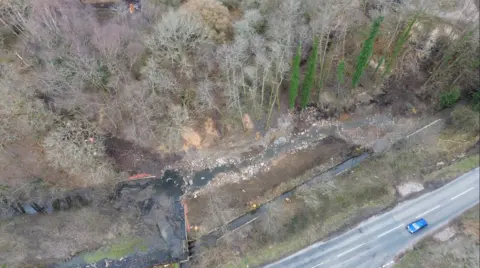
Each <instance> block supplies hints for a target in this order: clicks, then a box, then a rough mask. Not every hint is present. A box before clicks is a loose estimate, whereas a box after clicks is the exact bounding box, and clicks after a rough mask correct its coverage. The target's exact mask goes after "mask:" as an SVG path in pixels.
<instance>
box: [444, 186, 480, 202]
mask: <svg viewBox="0 0 480 268" xmlns="http://www.w3.org/2000/svg"><path fill="white" fill-rule="evenodd" d="M473 188H475V187H472V188H470V189H468V190H466V191H465V192H462V193H460V194H458V195H456V196H454V197H452V198H450V200H455V199H457V198H458V197H460V196H462V195H464V194H466V193H467V192H469V191H471V190H473Z"/></svg>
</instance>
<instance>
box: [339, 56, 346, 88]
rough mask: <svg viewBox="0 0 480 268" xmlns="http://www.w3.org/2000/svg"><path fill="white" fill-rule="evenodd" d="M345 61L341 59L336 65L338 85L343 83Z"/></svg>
mask: <svg viewBox="0 0 480 268" xmlns="http://www.w3.org/2000/svg"><path fill="white" fill-rule="evenodd" d="M344 76H345V61H344V60H342V61H340V63H339V64H338V66H337V82H338V83H339V84H340V85H343V84H344V83H345V78H344Z"/></svg>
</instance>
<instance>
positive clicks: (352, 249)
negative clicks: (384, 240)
mask: <svg viewBox="0 0 480 268" xmlns="http://www.w3.org/2000/svg"><path fill="white" fill-rule="evenodd" d="M365 244H366V243H363V244H360V245H358V246H356V247H354V248H351V249H349V250H347V251H345V252H343V253H340V254H338V255H337V258H339V257H342V256H343V255H345V254H347V253H349V252H352V251H354V250H356V249H357V248H359V247H361V246H363V245H365Z"/></svg>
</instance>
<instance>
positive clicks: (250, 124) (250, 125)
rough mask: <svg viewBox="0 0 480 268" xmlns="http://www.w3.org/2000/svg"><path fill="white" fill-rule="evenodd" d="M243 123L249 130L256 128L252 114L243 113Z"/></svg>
mask: <svg viewBox="0 0 480 268" xmlns="http://www.w3.org/2000/svg"><path fill="white" fill-rule="evenodd" d="M242 123H243V128H244V129H245V130H247V131H248V130H252V129H253V128H254V125H253V122H252V119H251V118H250V115H248V114H243V117H242Z"/></svg>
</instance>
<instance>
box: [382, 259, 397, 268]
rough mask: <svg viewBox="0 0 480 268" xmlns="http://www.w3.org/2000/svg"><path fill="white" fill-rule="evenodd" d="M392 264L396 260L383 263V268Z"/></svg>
mask: <svg viewBox="0 0 480 268" xmlns="http://www.w3.org/2000/svg"><path fill="white" fill-rule="evenodd" d="M392 264H394V261H391V262H389V263H386V264H384V265H382V267H381V268H385V267H388V266H390V265H392Z"/></svg>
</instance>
